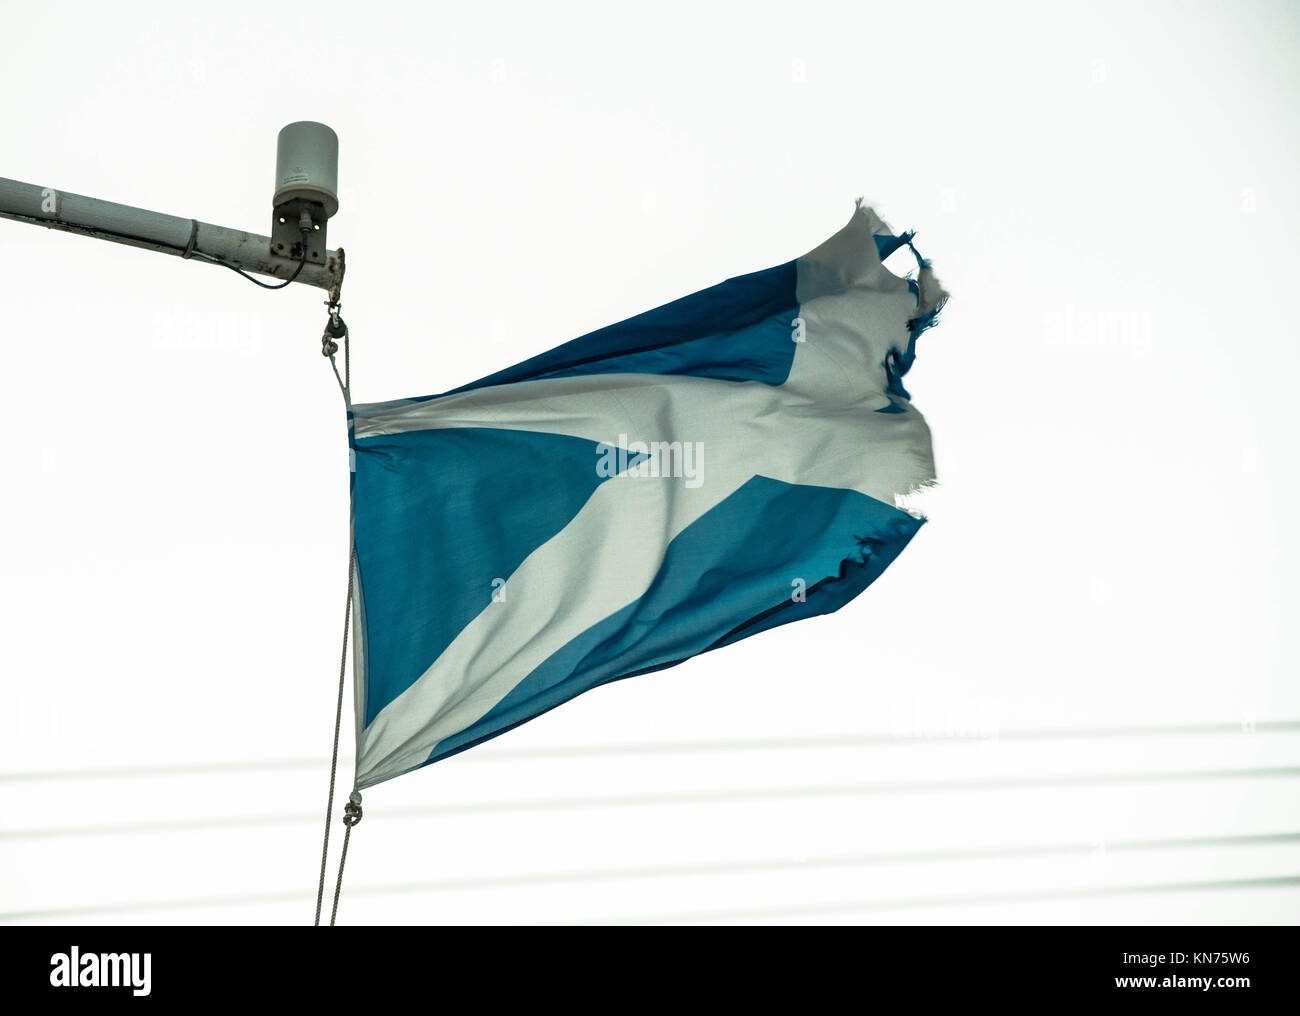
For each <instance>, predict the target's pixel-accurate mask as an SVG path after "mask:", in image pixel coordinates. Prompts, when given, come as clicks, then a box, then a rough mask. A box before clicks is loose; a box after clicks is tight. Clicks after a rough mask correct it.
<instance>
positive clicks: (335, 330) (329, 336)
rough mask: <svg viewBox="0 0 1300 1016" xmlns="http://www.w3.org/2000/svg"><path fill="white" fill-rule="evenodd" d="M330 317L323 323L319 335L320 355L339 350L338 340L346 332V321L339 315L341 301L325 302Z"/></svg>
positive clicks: (327, 354)
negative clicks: (322, 328)
mask: <svg viewBox="0 0 1300 1016" xmlns="http://www.w3.org/2000/svg"><path fill="white" fill-rule="evenodd" d="M326 306H328V307H329V311H330V319H329V321H327V322H326V323H325V332H324V334H322V335H321V339H320V346H321V349H320V351H321V356H333V355H334V354H335V353H337V352H338V351H339V340H340V339H342V338H343V337H344V336H345V335H347V334H348V326H347V323H346V322H345V321H344V320H343V318H342V317H340V316H339V309H340V308H341V307H342V306H343V305H342V304H341V303H333V302H327V303H326Z"/></svg>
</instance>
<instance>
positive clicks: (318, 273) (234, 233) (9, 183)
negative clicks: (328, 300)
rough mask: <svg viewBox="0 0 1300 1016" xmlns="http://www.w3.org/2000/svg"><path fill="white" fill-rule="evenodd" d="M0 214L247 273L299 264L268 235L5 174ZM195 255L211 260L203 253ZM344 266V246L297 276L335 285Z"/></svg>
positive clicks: (274, 272)
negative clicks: (213, 261)
mask: <svg viewBox="0 0 1300 1016" xmlns="http://www.w3.org/2000/svg"><path fill="white" fill-rule="evenodd" d="M0 218H5V219H13V220H14V221H16V222H29V223H32V224H33V225H37V226H45V227H47V228H49V229H59V230H63V231H64V232H68V233H79V234H81V235H82V236H91V237H95V238H96V239H99V240H111V241H113V242H114V243H123V244H127V245H129V246H132V247H143V248H144V249H146V250H153V251H158V252H159V253H162V254H173V255H176V256H178V257H186V256H192V255H193V254H195V253H198V254H206V255H207V256H208V257H209V258H216V259H218V260H220V261H223V262H225V263H227V264H230V265H234V266H235V267H236V268H240V269H243V270H244V271H246V272H249V273H251V274H255V275H265V276H269V277H270V278H274V279H281V280H283V279H287V278H289V276H291V275H292V274H293V273H294V270H295V269H297V268H298V259H297V258H294V257H279V256H277V255H274V254H272V253H271V238H270V237H267V236H260V235H258V234H256V233H248V232H245V231H243V230H238V229H227V228H226V227H224V226H214V225H212V224H211V223H207V222H198V221H197V220H195V219H182V218H180V217H178V216H175V215H164V214H162V213H161V212H150V211H146V210H145V209H143V208H132V207H131V206H130V205H119V204H115V203H114V202H112V201H101V200H99V199H98V198H88V197H83V196H82V195H80V194H71V193H69V192H68V191H61V190H56V189H54V188H52V187H39V186H37V185H36V184H30V183H21V182H20V181H18V180H7V179H5V178H4V177H0ZM194 260H195V261H196V262H201V263H207V264H211V262H210V261H206V260H205V259H204V258H194ZM343 270H344V264H343V255H342V251H337V250H330V251H326V252H325V256H324V258H323V260H322V262H321V263H319V264H318V263H316V262H314V261H312V260H308V261H307V262H306V264H304V265H303V266H302V271H301V272H300V273H299V275H298V277H297V279H296V280H295V281H297V282H303V283H306V284H307V285H309V286H315V287H316V288H317V289H326V290H337V287H338V286H339V284H340V283H342V281H343Z"/></svg>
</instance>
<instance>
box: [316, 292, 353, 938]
mask: <svg viewBox="0 0 1300 1016" xmlns="http://www.w3.org/2000/svg"><path fill="white" fill-rule="evenodd" d="M325 304H326V306H327V307H328V308H329V312H330V319H329V322H328V323H327V324H326V325H325V333H324V334H323V335H322V336H321V353H322V354H323V355H325V356H327V357H329V361H330V367H331V368H333V370H334V377H335V379H336V380H337V381H338V383H339V391H341V392H342V393H343V403H344V405H345V406H346V407H347V408H348V410H349V412H351V409H352V346H351V342H350V341H349V336H348V326H347V325H346V324H345V323H344V321H343V318H342V317H340V316H339V307H340V306H342V305H341V304H340V303H339V301H338V293H337V292H333V293H331V294H330V298H329V299H328V300H326V301H325ZM340 338H341V339H342V340H343V374H342V375H340V374H339V366H338V362H337V361H336V360H335V359H334V356H335V354H336V353H337V352H338V348H339V346H338V341H337V340H338V339H340ZM349 528H350V527H349ZM355 556H356V542H355V539H354V537H352V536H351V535H350V536H349V538H348V595H347V603H346V605H345V606H344V610H343V649H342V651H341V653H340V654H339V691H338V699H337V701H336V703H335V706H334V751H333V753H332V754H331V756H330V789H329V796H328V797H327V798H326V799H325V837H324V842H323V843H322V844H321V852H320V882H319V883H318V884H317V887H316V921H315V927H320V912H321V906H322V905H323V903H324V901H325V869H326V863H327V861H328V859H329V849H330V812H332V811H333V810H334V786H335V782H336V778H337V776H338V768H339V731H340V730H341V729H342V726H343V685H344V679H345V675H346V674H347V668H348V627H349V623H350V621H351V620H352V596H353V592H354V582H355V570H354V567H353V566H354V564H355ZM360 821H361V795H360V794H359V793H358V792H357V791H356V790H353V791H352V794H351V795H350V798H349V800H348V803H347V804H346V805H345V806H344V808H343V824H344V826H346V830H345V831H344V833H343V850H342V852H341V853H340V855H339V877H338V881H337V882H336V883H335V885H334V909H333V911H332V912H331V914H330V926H331V927H332V926H333V924H334V918H335V916H336V915H337V914H338V912H339V895H340V893H341V892H342V891H343V865H344V863H345V862H346V861H347V858H348V840H349V839H350V838H351V836H352V827H353V826H354V825H356V824H357V823H358V822H360Z"/></svg>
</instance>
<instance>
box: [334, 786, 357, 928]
mask: <svg viewBox="0 0 1300 1016" xmlns="http://www.w3.org/2000/svg"><path fill="white" fill-rule="evenodd" d="M360 821H361V794H360V792H358V791H356V790H354V791H352V793H351V794H349V795H348V803H347V804H345V805H344V806H343V825H344V827H345V828H344V830H343V850H342V851H341V852H340V853H339V877H338V881H337V882H335V883H334V909H332V910H331V911H330V927H331V928H332V927H334V920H335V918H337V917H338V916H339V896H340V895H342V893H343V865H345V864H347V863H348V840H350V839H351V838H352V827H353V826H354V825H356V824H357V823H358V822H360Z"/></svg>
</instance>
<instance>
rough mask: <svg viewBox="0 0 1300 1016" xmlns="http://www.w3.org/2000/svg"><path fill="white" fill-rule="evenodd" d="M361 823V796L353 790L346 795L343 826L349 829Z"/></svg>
mask: <svg viewBox="0 0 1300 1016" xmlns="http://www.w3.org/2000/svg"><path fill="white" fill-rule="evenodd" d="M360 821H361V794H360V793H359V792H358V791H356V790H354V791H352V793H351V794H349V795H348V803H347V804H345V805H344V806H343V824H344V825H345V826H347V827H348V828H349V829H351V828H352V827H353V826H354V825H356V824H357V823H358V822H360Z"/></svg>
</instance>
